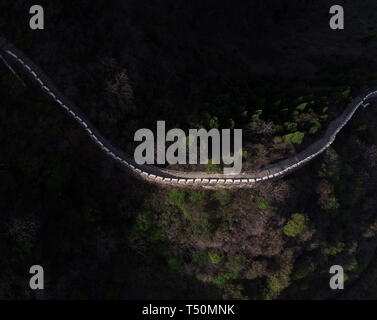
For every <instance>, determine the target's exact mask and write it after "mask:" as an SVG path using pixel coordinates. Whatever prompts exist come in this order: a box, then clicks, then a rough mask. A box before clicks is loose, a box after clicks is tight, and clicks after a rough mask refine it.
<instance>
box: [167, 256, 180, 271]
mask: <svg viewBox="0 0 377 320" xmlns="http://www.w3.org/2000/svg"><path fill="white" fill-rule="evenodd" d="M168 266H169V268H170V269H171V270H179V269H180V268H181V267H182V266H183V260H182V258H180V257H171V258H169V259H168Z"/></svg>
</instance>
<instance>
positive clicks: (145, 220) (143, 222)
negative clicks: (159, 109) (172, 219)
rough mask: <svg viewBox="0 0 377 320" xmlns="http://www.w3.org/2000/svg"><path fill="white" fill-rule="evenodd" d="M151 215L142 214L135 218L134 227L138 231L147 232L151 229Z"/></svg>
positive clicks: (148, 213) (147, 213)
mask: <svg viewBox="0 0 377 320" xmlns="http://www.w3.org/2000/svg"><path fill="white" fill-rule="evenodd" d="M152 225H153V223H152V214H151V213H150V212H143V213H140V214H138V215H137V217H136V226H137V228H138V229H139V230H140V231H148V230H149V229H150V228H151V227H152Z"/></svg>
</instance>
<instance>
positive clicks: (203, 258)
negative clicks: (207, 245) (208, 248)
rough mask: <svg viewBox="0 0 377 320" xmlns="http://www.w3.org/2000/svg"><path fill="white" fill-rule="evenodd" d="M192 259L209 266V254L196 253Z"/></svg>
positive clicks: (203, 252)
mask: <svg viewBox="0 0 377 320" xmlns="http://www.w3.org/2000/svg"><path fill="white" fill-rule="evenodd" d="M192 258H193V260H194V261H195V262H196V263H198V264H207V263H208V261H209V258H208V254H207V253H206V252H205V251H201V252H195V253H194V254H193V256H192Z"/></svg>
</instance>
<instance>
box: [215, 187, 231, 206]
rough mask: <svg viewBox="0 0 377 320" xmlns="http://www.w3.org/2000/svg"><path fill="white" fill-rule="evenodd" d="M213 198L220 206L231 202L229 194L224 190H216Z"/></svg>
mask: <svg viewBox="0 0 377 320" xmlns="http://www.w3.org/2000/svg"><path fill="white" fill-rule="evenodd" d="M213 197H214V198H215V199H216V200H217V201H218V202H219V203H220V205H221V206H225V205H227V204H228V203H230V201H231V198H232V197H231V194H230V192H227V191H225V190H218V191H215V192H214V193H213Z"/></svg>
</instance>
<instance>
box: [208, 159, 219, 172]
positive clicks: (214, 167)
mask: <svg viewBox="0 0 377 320" xmlns="http://www.w3.org/2000/svg"><path fill="white" fill-rule="evenodd" d="M205 167H206V169H207V172H208V173H219V172H221V166H220V165H219V164H213V163H212V160H211V159H209V160H208V163H207V164H205Z"/></svg>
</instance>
